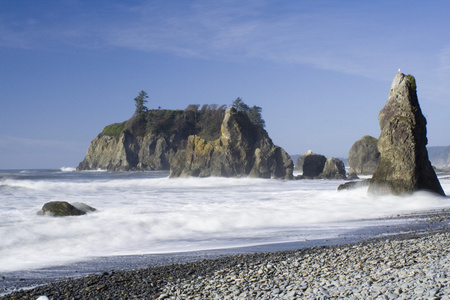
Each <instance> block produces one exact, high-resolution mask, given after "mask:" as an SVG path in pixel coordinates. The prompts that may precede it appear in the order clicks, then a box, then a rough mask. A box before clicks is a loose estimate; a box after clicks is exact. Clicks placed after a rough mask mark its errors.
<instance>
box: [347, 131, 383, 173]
mask: <svg viewBox="0 0 450 300" xmlns="http://www.w3.org/2000/svg"><path fill="white" fill-rule="evenodd" d="M377 143H378V140H377V139H376V138H374V137H371V136H369V135H366V136H364V137H362V138H361V139H360V140H358V141H356V142H355V143H354V144H353V146H352V147H351V148H350V151H349V152H348V164H349V165H350V169H349V173H350V174H353V173H355V174H362V175H369V174H370V175H371V174H373V173H375V170H376V169H377V167H378V163H379V161H380V151H378V146H377Z"/></svg>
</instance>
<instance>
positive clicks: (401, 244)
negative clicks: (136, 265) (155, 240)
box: [1, 212, 450, 299]
mask: <svg viewBox="0 0 450 300" xmlns="http://www.w3.org/2000/svg"><path fill="white" fill-rule="evenodd" d="M439 223H440V224H441V226H440V229H439V230H437V231H430V232H420V233H419V232H416V233H408V234H404V235H395V236H387V237H384V238H379V239H376V240H366V241H363V242H358V243H353V244H346V245H334V246H324V247H312V248H305V249H299V250H291V251H278V252H270V253H256V254H244V255H233V256H226V257H221V258H217V259H204V260H200V261H195V262H189V263H182V264H173V265H167V266H156V267H148V268H144V269H139V270H132V271H110V272H104V273H102V274H92V275H89V276H85V277H82V278H76V279H68V280H63V281H58V282H54V283H50V284H47V285H42V286H38V287H35V288H32V289H23V290H18V291H14V292H12V293H9V294H6V295H3V296H2V297H1V299H37V298H39V297H40V296H46V297H48V298H49V299H450V297H449V295H450V280H449V269H450V259H449V258H450V255H449V251H450V250H449V249H450V245H449V241H450V231H449V230H448V212H447V213H445V214H444V215H443V216H442V217H440V219H439ZM442 225H444V226H442ZM41 299H42V298H41Z"/></svg>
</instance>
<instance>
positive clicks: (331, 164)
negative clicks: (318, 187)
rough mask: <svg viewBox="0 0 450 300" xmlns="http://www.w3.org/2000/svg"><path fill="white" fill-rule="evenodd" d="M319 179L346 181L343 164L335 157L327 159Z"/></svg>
mask: <svg viewBox="0 0 450 300" xmlns="http://www.w3.org/2000/svg"><path fill="white" fill-rule="evenodd" d="M320 177H321V178H323V179H346V178H347V177H346V172H345V165H344V162H343V161H342V160H340V159H338V158H335V157H329V158H327V160H326V162H325V165H324V167H323V170H322V173H321V174H320Z"/></svg>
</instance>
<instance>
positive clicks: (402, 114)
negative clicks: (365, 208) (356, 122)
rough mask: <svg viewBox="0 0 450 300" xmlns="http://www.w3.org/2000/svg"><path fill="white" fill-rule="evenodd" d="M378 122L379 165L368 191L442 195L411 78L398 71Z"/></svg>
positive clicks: (424, 123) (413, 81) (414, 83)
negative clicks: (420, 191) (421, 191)
mask: <svg viewBox="0 0 450 300" xmlns="http://www.w3.org/2000/svg"><path fill="white" fill-rule="evenodd" d="M378 120H379V122H380V127H381V134H380V137H379V139H378V150H379V151H380V162H379V164H378V167H377V169H376V171H375V173H374V174H373V177H372V180H371V183H370V185H369V192H371V193H377V194H380V193H381V194H386V193H392V194H405V193H412V192H414V191H417V190H425V191H430V192H434V193H436V194H439V195H445V194H444V191H443V189H442V187H441V184H440V183H439V180H438V178H437V176H436V173H435V171H434V170H433V167H432V166H431V163H430V161H429V159H428V152H427V148H426V145H427V143H428V141H427V130H426V124H427V121H426V119H425V117H424V116H423V114H422V111H421V109H420V106H419V101H418V99H417V92H416V82H415V79H414V77H413V76H411V75H407V76H406V75H404V74H403V73H400V72H399V73H398V74H397V75H396V76H395V78H394V80H393V82H392V85H391V89H390V92H389V99H388V101H387V103H386V105H385V106H384V108H383V109H382V110H381V111H380V113H379V115H378Z"/></svg>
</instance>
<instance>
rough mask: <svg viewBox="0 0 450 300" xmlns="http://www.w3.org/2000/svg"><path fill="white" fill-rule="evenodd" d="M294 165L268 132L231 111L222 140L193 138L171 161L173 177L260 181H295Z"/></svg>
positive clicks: (222, 129)
mask: <svg viewBox="0 0 450 300" xmlns="http://www.w3.org/2000/svg"><path fill="white" fill-rule="evenodd" d="M293 167H294V166H293V162H292V159H291V158H290V156H289V154H287V153H286V151H284V150H283V148H281V147H278V146H275V145H274V144H273V142H272V140H271V139H270V137H269V135H268V134H267V132H266V131H265V130H264V129H263V128H262V127H260V126H256V125H255V124H253V123H252V122H251V121H250V119H249V117H248V116H247V115H246V114H244V113H242V112H238V111H236V110H235V109H234V108H233V107H230V108H229V109H227V110H226V112H225V117H224V118H223V121H222V126H221V135H220V137H219V138H218V139H216V140H213V141H209V142H208V141H207V140H205V139H203V138H201V137H199V136H197V135H191V136H189V138H188V140H187V145H186V147H185V149H183V150H179V151H178V152H177V154H176V155H175V157H174V158H173V159H172V161H171V165H170V177H186V176H195V177H208V176H222V177H244V176H250V177H257V178H283V179H292V178H293V175H292V172H293Z"/></svg>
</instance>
